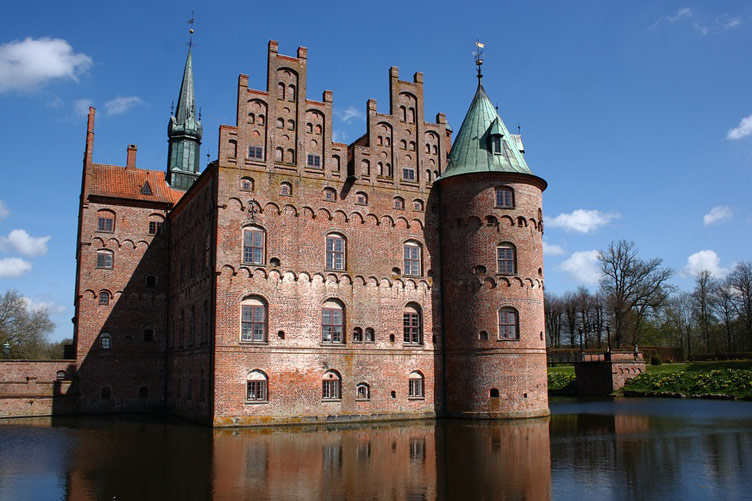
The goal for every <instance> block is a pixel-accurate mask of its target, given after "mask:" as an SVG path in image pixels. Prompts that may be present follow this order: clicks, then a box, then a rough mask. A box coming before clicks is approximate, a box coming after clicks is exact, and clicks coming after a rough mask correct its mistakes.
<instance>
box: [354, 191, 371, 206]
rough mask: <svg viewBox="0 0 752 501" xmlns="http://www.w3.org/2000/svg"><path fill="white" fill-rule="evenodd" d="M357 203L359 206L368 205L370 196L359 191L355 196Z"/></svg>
mask: <svg viewBox="0 0 752 501" xmlns="http://www.w3.org/2000/svg"><path fill="white" fill-rule="evenodd" d="M355 203H356V204H358V205H368V195H366V194H365V193H363V192H362V191H359V192H358V193H356V194H355Z"/></svg>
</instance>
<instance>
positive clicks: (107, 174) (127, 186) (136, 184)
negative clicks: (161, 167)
mask: <svg viewBox="0 0 752 501" xmlns="http://www.w3.org/2000/svg"><path fill="white" fill-rule="evenodd" d="M92 170H93V176H92V183H91V193H90V194H91V195H98V196H102V197H113V198H126V199H130V200H144V201H149V202H161V203H169V204H176V203H177V202H178V200H180V197H182V196H183V194H184V193H185V192H184V191H180V190H173V189H172V188H170V186H169V185H168V184H167V181H166V180H165V174H164V172H162V171H155V170H145V169H136V168H133V169H126V168H125V167H120V166H117V165H103V164H93V165H92ZM147 181H148V182H149V188H150V189H151V193H152V194H151V195H148V194H146V193H148V190H144V185H145V184H146V182H147Z"/></svg>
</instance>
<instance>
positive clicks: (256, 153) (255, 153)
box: [248, 146, 264, 159]
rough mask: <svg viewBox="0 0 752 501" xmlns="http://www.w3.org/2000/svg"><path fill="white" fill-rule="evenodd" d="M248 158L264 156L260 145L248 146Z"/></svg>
mask: <svg viewBox="0 0 752 501" xmlns="http://www.w3.org/2000/svg"><path fill="white" fill-rule="evenodd" d="M248 158H258V159H262V158H264V149H263V148H262V147H261V146H249V147H248Z"/></svg>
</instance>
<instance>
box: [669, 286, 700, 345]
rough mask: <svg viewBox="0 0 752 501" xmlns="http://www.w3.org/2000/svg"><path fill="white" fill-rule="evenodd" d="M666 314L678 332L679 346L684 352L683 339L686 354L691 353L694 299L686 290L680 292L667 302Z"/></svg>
mask: <svg viewBox="0 0 752 501" xmlns="http://www.w3.org/2000/svg"><path fill="white" fill-rule="evenodd" d="M666 316H667V317H668V320H669V321H670V322H671V323H672V324H673V325H674V326H675V327H676V330H677V331H678V333H679V348H680V349H681V351H682V354H683V353H684V341H685V340H686V345H687V356H689V355H692V326H693V325H694V320H695V315H694V299H693V298H692V295H691V294H690V293H688V292H682V293H681V294H678V295H676V296H674V297H673V298H671V299H670V300H669V301H668V302H667V308H666Z"/></svg>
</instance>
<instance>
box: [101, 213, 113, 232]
mask: <svg viewBox="0 0 752 501" xmlns="http://www.w3.org/2000/svg"><path fill="white" fill-rule="evenodd" d="M97 231H101V232H104V233H112V232H113V231H115V216H113V215H112V214H111V213H109V212H100V213H99V216H98V217H97Z"/></svg>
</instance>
